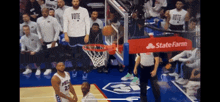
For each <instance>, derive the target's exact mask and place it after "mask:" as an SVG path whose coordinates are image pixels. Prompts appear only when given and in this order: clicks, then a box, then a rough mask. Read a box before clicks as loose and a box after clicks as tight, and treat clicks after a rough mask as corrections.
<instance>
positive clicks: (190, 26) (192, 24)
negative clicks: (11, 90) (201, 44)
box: [189, 18, 197, 31]
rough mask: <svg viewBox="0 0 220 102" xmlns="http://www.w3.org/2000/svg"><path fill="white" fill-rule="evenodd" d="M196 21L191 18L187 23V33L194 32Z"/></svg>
mask: <svg viewBox="0 0 220 102" xmlns="http://www.w3.org/2000/svg"><path fill="white" fill-rule="evenodd" d="M196 25H197V20H196V19H195V18H192V19H191V20H190V23H189V31H196Z"/></svg>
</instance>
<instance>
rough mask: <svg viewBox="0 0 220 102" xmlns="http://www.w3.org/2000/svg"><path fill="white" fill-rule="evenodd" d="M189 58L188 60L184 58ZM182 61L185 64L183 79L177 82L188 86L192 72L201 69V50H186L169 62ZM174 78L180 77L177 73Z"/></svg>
mask: <svg viewBox="0 0 220 102" xmlns="http://www.w3.org/2000/svg"><path fill="white" fill-rule="evenodd" d="M184 57H187V58H184ZM174 61H180V62H184V65H183V67H182V68H183V69H182V70H183V78H179V79H177V80H176V82H177V83H179V84H186V83H187V82H188V79H189V78H190V75H191V72H192V70H193V69H194V68H200V49H199V48H192V50H185V51H183V52H181V53H180V54H178V55H176V56H174V57H173V58H171V59H169V62H174ZM171 75H173V76H178V74H177V73H176V72H174V73H172V74H171Z"/></svg>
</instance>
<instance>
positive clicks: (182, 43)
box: [128, 36, 192, 54]
mask: <svg viewBox="0 0 220 102" xmlns="http://www.w3.org/2000/svg"><path fill="white" fill-rule="evenodd" d="M128 43H129V54H135V53H144V52H169V51H183V50H191V49H192V42H191V40H189V39H185V38H182V37H179V36H172V37H158V38H143V39H130V40H128Z"/></svg>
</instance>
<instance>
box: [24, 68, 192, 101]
mask: <svg viewBox="0 0 220 102" xmlns="http://www.w3.org/2000/svg"><path fill="white" fill-rule="evenodd" d="M20 68H21V69H24V67H23V66H20ZM66 69H68V68H66ZM44 70H45V69H44V68H42V71H41V75H40V76H35V70H32V73H31V74H29V75H23V74H22V71H20V87H38V86H51V77H52V76H53V74H54V73H55V71H54V70H53V72H52V73H51V74H50V75H48V76H44V75H43V73H44ZM127 70H128V69H125V70H124V71H123V72H119V71H118V69H117V68H116V67H113V66H112V67H110V68H109V73H108V74H106V73H98V72H97V70H92V71H91V72H90V73H89V74H88V79H87V81H88V82H89V83H90V84H96V85H97V86H98V87H99V88H100V89H101V91H102V92H103V93H104V94H105V95H106V96H107V97H108V98H127V97H131V96H137V97H139V95H140V94H139V93H129V94H117V93H113V92H110V91H106V90H103V87H105V86H106V85H107V84H109V83H112V82H122V81H121V77H123V76H125V75H126V74H127ZM68 72H69V73H70V75H71V83H72V84H73V85H74V84H82V83H83V82H84V81H83V80H82V74H83V72H82V71H78V73H77V77H75V78H73V77H72V71H68ZM138 72H140V71H138ZM162 73H163V71H162V68H161V67H160V66H159V68H158V72H157V76H158V81H159V82H161V74H162ZM167 79H168V82H167V86H168V87H164V86H163V85H162V86H160V91H161V100H162V102H192V101H191V100H190V99H189V98H188V97H187V96H186V95H185V94H184V92H183V91H181V90H180V89H179V88H178V87H177V86H176V85H174V84H173V83H172V82H171V81H172V80H174V77H169V78H167ZM128 82H130V81H128ZM149 86H150V88H149V89H148V92H147V97H148V102H154V96H153V93H152V89H151V85H150V81H149ZM112 102H118V101H117V100H112ZM120 102H122V101H120ZM124 102H128V101H126V100H125V101H124ZM133 102H140V100H138V101H133ZM195 102H196V101H195Z"/></svg>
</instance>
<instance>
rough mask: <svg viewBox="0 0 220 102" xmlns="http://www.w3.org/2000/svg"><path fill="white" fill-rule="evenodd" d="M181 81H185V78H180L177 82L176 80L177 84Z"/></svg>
mask: <svg viewBox="0 0 220 102" xmlns="http://www.w3.org/2000/svg"><path fill="white" fill-rule="evenodd" d="M180 81H183V78H179V79H177V80H175V82H177V83H179V82H180Z"/></svg>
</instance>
